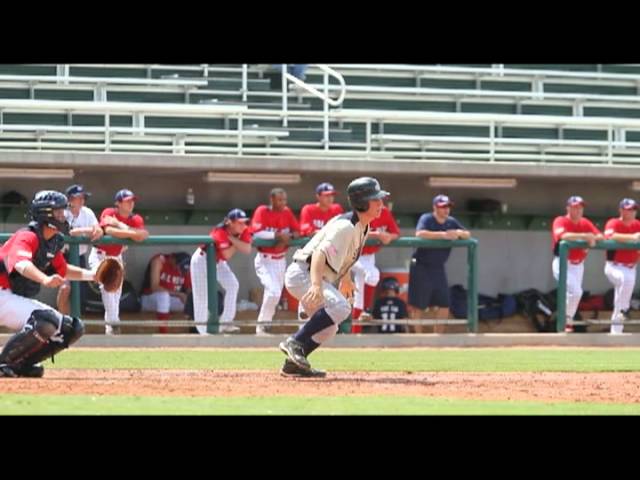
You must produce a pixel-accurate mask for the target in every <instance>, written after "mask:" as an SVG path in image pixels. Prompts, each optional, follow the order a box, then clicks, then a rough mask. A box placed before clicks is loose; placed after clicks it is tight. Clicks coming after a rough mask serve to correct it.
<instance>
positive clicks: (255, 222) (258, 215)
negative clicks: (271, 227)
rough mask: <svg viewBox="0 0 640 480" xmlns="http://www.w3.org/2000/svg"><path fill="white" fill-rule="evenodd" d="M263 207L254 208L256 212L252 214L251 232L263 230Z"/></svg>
mask: <svg viewBox="0 0 640 480" xmlns="http://www.w3.org/2000/svg"><path fill="white" fill-rule="evenodd" d="M264 209H265V207H264V205H260V206H259V207H258V208H256V211H255V212H253V218H252V219H251V231H252V232H259V231H260V230H263V229H264V225H263V224H264Z"/></svg>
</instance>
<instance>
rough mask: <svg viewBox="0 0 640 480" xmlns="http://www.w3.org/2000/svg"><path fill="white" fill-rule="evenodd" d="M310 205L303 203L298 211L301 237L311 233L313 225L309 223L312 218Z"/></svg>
mask: <svg viewBox="0 0 640 480" xmlns="http://www.w3.org/2000/svg"><path fill="white" fill-rule="evenodd" d="M310 207H311V205H310V204H308V205H305V206H304V207H302V210H301V211H300V235H302V236H303V237H306V236H308V235H311V232H312V231H313V225H311V221H312V220H313V218H311V208H310Z"/></svg>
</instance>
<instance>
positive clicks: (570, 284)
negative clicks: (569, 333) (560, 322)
mask: <svg viewBox="0 0 640 480" xmlns="http://www.w3.org/2000/svg"><path fill="white" fill-rule="evenodd" d="M551 270H552V271H553V278H555V279H556V282H557V281H558V280H559V278H560V258H559V257H554V259H553V262H552V263H551ZM583 276H584V262H582V263H579V264H578V265H576V264H573V263H571V262H568V263H567V307H566V308H567V309H566V314H567V323H572V322H573V317H574V316H575V314H576V312H577V311H578V305H579V304H580V299H581V298H582V277H583Z"/></svg>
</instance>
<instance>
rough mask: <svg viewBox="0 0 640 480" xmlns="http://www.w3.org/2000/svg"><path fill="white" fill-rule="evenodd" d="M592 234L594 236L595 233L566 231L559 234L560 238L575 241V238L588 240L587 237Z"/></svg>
mask: <svg viewBox="0 0 640 480" xmlns="http://www.w3.org/2000/svg"><path fill="white" fill-rule="evenodd" d="M592 236H594V237H595V235H594V234H593V233H574V232H567V233H563V234H562V235H561V236H560V240H568V241H576V240H588V239H589V238H591V237H592Z"/></svg>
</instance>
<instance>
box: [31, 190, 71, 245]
mask: <svg viewBox="0 0 640 480" xmlns="http://www.w3.org/2000/svg"><path fill="white" fill-rule="evenodd" d="M66 207H67V197H65V196H64V194H62V193H60V192H56V191H55V190H41V191H39V192H38V193H36V194H35V196H34V197H33V200H32V201H31V206H30V207H29V214H30V215H31V219H32V220H33V221H36V222H38V224H39V225H43V224H46V225H47V226H49V227H51V228H57V229H58V231H60V232H61V233H64V234H66V233H68V232H69V223H68V222H67V221H66V220H64V221H59V220H56V218H55V217H54V215H53V211H54V210H57V209H59V208H66Z"/></svg>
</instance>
